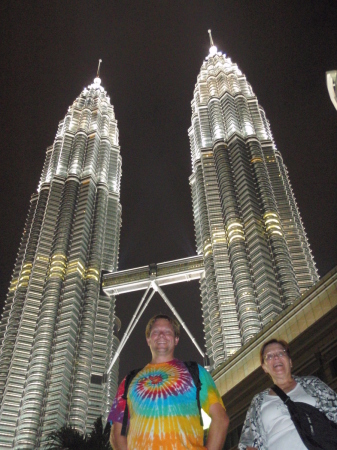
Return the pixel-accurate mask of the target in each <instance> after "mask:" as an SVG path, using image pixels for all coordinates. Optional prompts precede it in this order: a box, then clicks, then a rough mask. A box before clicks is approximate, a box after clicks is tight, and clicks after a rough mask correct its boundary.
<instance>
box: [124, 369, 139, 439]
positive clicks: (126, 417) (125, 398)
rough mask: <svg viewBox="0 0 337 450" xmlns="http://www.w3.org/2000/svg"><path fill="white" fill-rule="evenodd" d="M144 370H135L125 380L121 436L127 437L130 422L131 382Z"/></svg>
mask: <svg viewBox="0 0 337 450" xmlns="http://www.w3.org/2000/svg"><path fill="white" fill-rule="evenodd" d="M141 370H142V369H134V370H131V372H129V373H128V374H127V376H126V378H125V383H124V393H123V395H122V398H123V399H124V400H125V409H124V414H123V422H122V431H121V435H122V436H126V428H127V426H128V420H129V408H128V390H129V386H130V384H131V381H132V380H133V379H134V378H135V376H136V375H137V373H138V372H140V371H141Z"/></svg>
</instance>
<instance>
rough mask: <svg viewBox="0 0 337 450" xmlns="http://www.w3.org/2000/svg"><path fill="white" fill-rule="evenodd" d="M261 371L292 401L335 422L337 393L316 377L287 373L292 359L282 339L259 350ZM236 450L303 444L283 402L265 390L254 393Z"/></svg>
mask: <svg viewBox="0 0 337 450" xmlns="http://www.w3.org/2000/svg"><path fill="white" fill-rule="evenodd" d="M260 359H261V365H262V368H263V370H264V371H265V372H266V373H268V374H269V375H270V376H271V378H272V380H273V382H274V384H276V385H277V386H279V387H280V388H281V389H282V390H283V391H284V392H285V393H286V394H287V395H288V396H289V397H290V398H291V399H292V400H293V401H295V402H296V401H298V402H304V403H309V404H310V405H312V406H315V407H316V408H318V409H319V410H320V411H322V412H323V413H324V414H325V415H326V416H327V417H328V418H329V419H330V420H332V421H334V422H336V423H337V394H336V393H335V392H334V391H333V390H332V389H330V388H329V387H328V386H327V385H326V384H325V383H323V382H322V381H321V380H319V379H318V378H316V377H312V376H310V377H295V376H292V375H291V368H292V362H291V358H290V352H289V346H288V344H287V343H286V342H285V341H281V340H277V339H271V340H270V341H268V342H266V343H265V344H264V345H263V346H262V348H261V351H260ZM238 448H239V449H240V450H243V449H247V450H254V449H259V450H265V449H268V450H300V449H301V450H302V449H306V448H307V447H305V445H304V444H303V442H302V440H301V438H300V436H299V434H298V433H297V431H296V428H295V426H294V424H293V421H292V420H291V418H290V414H289V412H288V409H287V407H286V405H284V403H283V402H282V400H281V399H280V398H279V397H278V396H277V395H276V394H275V392H274V391H272V390H271V389H268V390H266V391H264V392H261V393H260V394H257V395H256V396H255V397H254V398H253V400H252V402H251V405H250V407H249V409H248V412H247V416H246V420H245V423H244V425H243V429H242V433H241V438H240V443H239V446H238Z"/></svg>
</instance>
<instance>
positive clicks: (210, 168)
mask: <svg viewBox="0 0 337 450" xmlns="http://www.w3.org/2000/svg"><path fill="white" fill-rule="evenodd" d="M189 137H190V146H191V154H192V174H191V176H190V185H191V190H192V199H193V214H194V221H195V233H196V242H197V252H198V254H199V255H202V256H203V260H204V274H203V277H202V279H201V284H200V286H201V301H202V313H203V318H204V331H205V337H206V350H207V353H208V356H209V357H210V360H211V364H212V365H213V367H216V366H219V365H220V364H221V363H222V362H223V361H225V360H226V359H227V358H228V357H229V356H230V355H231V354H233V353H235V351H237V350H238V349H239V348H240V347H241V346H242V345H243V344H244V343H246V342H247V341H248V340H249V339H251V338H252V337H253V336H254V335H255V334H256V333H258V332H259V331H260V330H261V328H262V327H263V326H264V325H265V324H267V323H268V322H269V321H270V320H271V319H273V318H274V317H275V316H277V315H278V314H279V313H280V312H282V310H283V309H284V308H285V307H287V306H288V305H290V304H291V303H292V302H293V301H294V300H295V299H296V298H297V297H299V296H300V295H301V293H303V292H304V291H305V290H307V289H308V288H309V287H311V286H312V285H313V284H314V283H315V282H316V281H317V280H318V275H317V271H316V268H315V264H314V262H313V258H312V254H311V251H310V248H309V244H308V241H307V238H306V234H305V231H304V228H303V225H302V222H301V218H300V214H299V211H298V208H297V205H296V201H295V198H294V195H293V192H292V188H291V185H290V181H289V178H288V175H287V169H286V167H285V165H284V163H283V160H282V157H281V155H280V153H279V152H278V150H277V149H276V146H275V143H274V141H273V137H272V134H271V131H270V127H269V123H268V121H267V119H266V117H265V113H264V111H263V109H262V108H261V106H260V105H259V104H258V101H257V98H256V96H255V95H254V93H253V91H252V88H251V86H250V85H249V83H248V82H247V80H246V78H245V76H244V75H243V74H242V73H241V72H240V70H239V69H238V67H237V65H236V64H234V63H233V62H232V61H231V60H230V58H227V57H226V55H224V54H221V53H220V52H218V51H217V49H216V48H215V47H214V45H212V46H211V49H210V53H209V55H208V57H207V58H206V60H205V61H204V63H203V65H202V67H201V71H200V74H199V75H198V79H197V83H196V86H195V90H194V96H193V100H192V125H191V127H190V129H189ZM120 181H121V156H120V148H119V142H118V129H117V122H116V119H115V114H114V110H113V107H112V105H111V104H110V99H109V97H108V95H107V93H106V91H105V90H104V88H103V87H102V86H101V80H100V78H98V77H97V78H95V80H94V82H93V84H91V85H90V86H88V88H86V89H84V90H83V91H82V93H81V94H80V96H79V97H78V98H77V99H76V100H75V102H74V103H73V105H72V106H71V107H70V108H69V109H68V112H67V114H66V116H65V118H64V120H62V121H61V122H60V124H59V127H58V131H57V134H56V137H55V141H54V144H53V145H52V146H51V147H49V148H48V149H47V152H46V159H45V163H44V166H43V170H42V175H41V179H40V183H39V186H38V190H37V193H36V194H33V196H32V198H31V204H30V208H29V212H28V216H27V220H26V225H25V229H24V232H23V236H22V240H21V244H20V248H19V253H18V257H17V261H16V264H15V267H14V272H13V277H12V281H11V284H10V289H9V293H8V296H7V300H6V305H5V308H4V312H3V316H2V320H1V324H0V340H1V347H0V447H1V448H4V449H5V448H15V449H36V448H43V447H44V443H45V439H46V436H47V435H48V433H49V432H50V431H54V430H56V429H58V428H60V427H61V426H62V425H64V424H65V423H71V424H73V425H74V426H75V427H76V428H77V429H78V430H80V431H82V432H88V431H90V429H91V427H92V424H93V422H94V420H95V419H96V418H97V417H98V416H99V415H102V416H103V417H106V414H107V411H108V409H109V407H110V404H111V402H112V397H113V395H114V392H115V389H116V384H117V371H118V366H115V369H114V370H113V371H112V372H111V373H110V374H109V376H108V379H107V380H105V379H104V380H103V379H102V375H103V374H104V373H106V371H107V368H108V366H109V363H110V361H111V358H112V355H113V354H114V350H115V348H116V345H117V338H116V337H115V336H114V326H115V322H117V321H118V319H116V318H115V316H114V306H115V305H114V298H109V297H107V296H106V295H104V293H103V292H102V290H101V287H100V280H101V273H102V271H104V272H106V271H109V272H112V271H116V270H117V266H118V251H119V236H120V227H121V205H120Z"/></svg>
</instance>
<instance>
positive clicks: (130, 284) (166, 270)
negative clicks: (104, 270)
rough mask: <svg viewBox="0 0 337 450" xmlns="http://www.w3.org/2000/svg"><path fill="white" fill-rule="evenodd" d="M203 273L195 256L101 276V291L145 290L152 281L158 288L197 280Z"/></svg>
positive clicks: (202, 265)
mask: <svg viewBox="0 0 337 450" xmlns="http://www.w3.org/2000/svg"><path fill="white" fill-rule="evenodd" d="M203 272H204V260H203V257H202V256H199V255H196V256H191V257H189V258H182V259H175V260H174V261H168V262H164V263H159V264H150V265H149V266H142V267H136V268H135V269H128V270H121V271H119V272H113V273H108V274H106V275H103V280H102V289H103V291H104V292H105V293H106V294H107V295H109V296H111V295H119V294H126V293H127V292H134V291H140V290H144V289H147V288H148V286H149V285H150V284H151V282H152V281H155V282H156V284H157V285H158V286H165V285H167V284H175V283H182V282H184V281H191V280H199V279H200V277H201V275H202V274H203Z"/></svg>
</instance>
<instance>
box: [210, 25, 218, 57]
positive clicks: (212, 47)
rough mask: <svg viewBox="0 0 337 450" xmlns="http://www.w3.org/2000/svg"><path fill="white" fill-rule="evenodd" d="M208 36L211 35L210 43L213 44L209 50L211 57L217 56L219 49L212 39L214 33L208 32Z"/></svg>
mask: <svg viewBox="0 0 337 450" xmlns="http://www.w3.org/2000/svg"><path fill="white" fill-rule="evenodd" d="M208 34H209V40H210V43H211V47H210V49H209V56H214V55H216V54H217V52H218V49H217V48H216V46H215V45H214V42H213V39H212V32H211V30H208Z"/></svg>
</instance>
